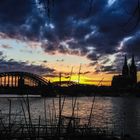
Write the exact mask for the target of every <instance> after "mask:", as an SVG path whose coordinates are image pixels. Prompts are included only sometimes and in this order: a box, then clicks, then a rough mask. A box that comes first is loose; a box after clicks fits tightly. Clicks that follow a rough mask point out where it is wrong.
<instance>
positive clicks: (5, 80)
mask: <svg viewBox="0 0 140 140" xmlns="http://www.w3.org/2000/svg"><path fill="white" fill-rule="evenodd" d="M4 86H6V76H4Z"/></svg>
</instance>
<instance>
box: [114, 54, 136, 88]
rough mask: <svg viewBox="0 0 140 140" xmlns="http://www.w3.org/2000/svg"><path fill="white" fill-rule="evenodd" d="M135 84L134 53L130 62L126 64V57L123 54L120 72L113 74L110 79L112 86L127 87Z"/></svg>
mask: <svg viewBox="0 0 140 140" xmlns="http://www.w3.org/2000/svg"><path fill="white" fill-rule="evenodd" d="M136 84H137V67H136V65H135V60H134V55H132V59H131V64H130V65H128V64H127V57H126V56H125V59H124V64H123V67H122V74H121V75H117V76H116V75H115V76H113V79H112V87H116V88H129V87H135V86H136Z"/></svg>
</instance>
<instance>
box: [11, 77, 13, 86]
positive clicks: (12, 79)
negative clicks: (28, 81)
mask: <svg viewBox="0 0 140 140" xmlns="http://www.w3.org/2000/svg"><path fill="white" fill-rule="evenodd" d="M11 86H12V87H13V75H12V76H11Z"/></svg>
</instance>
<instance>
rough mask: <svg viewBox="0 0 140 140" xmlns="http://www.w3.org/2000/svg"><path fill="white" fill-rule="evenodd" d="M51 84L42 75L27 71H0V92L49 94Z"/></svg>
mask: <svg viewBox="0 0 140 140" xmlns="http://www.w3.org/2000/svg"><path fill="white" fill-rule="evenodd" d="M50 87H51V84H50V82H49V81H47V80H46V79H44V78H43V77H41V76H39V75H37V74H33V73H29V72H20V71H14V72H1V73H0V94H41V95H44V94H49V92H50Z"/></svg>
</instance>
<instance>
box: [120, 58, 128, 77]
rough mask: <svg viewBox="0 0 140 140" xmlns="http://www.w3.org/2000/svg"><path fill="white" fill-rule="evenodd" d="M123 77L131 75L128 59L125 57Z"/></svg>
mask: <svg viewBox="0 0 140 140" xmlns="http://www.w3.org/2000/svg"><path fill="white" fill-rule="evenodd" d="M122 75H123V76H128V75H129V68H128V65H127V57H126V56H125V59H124V65H123V69H122Z"/></svg>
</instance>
